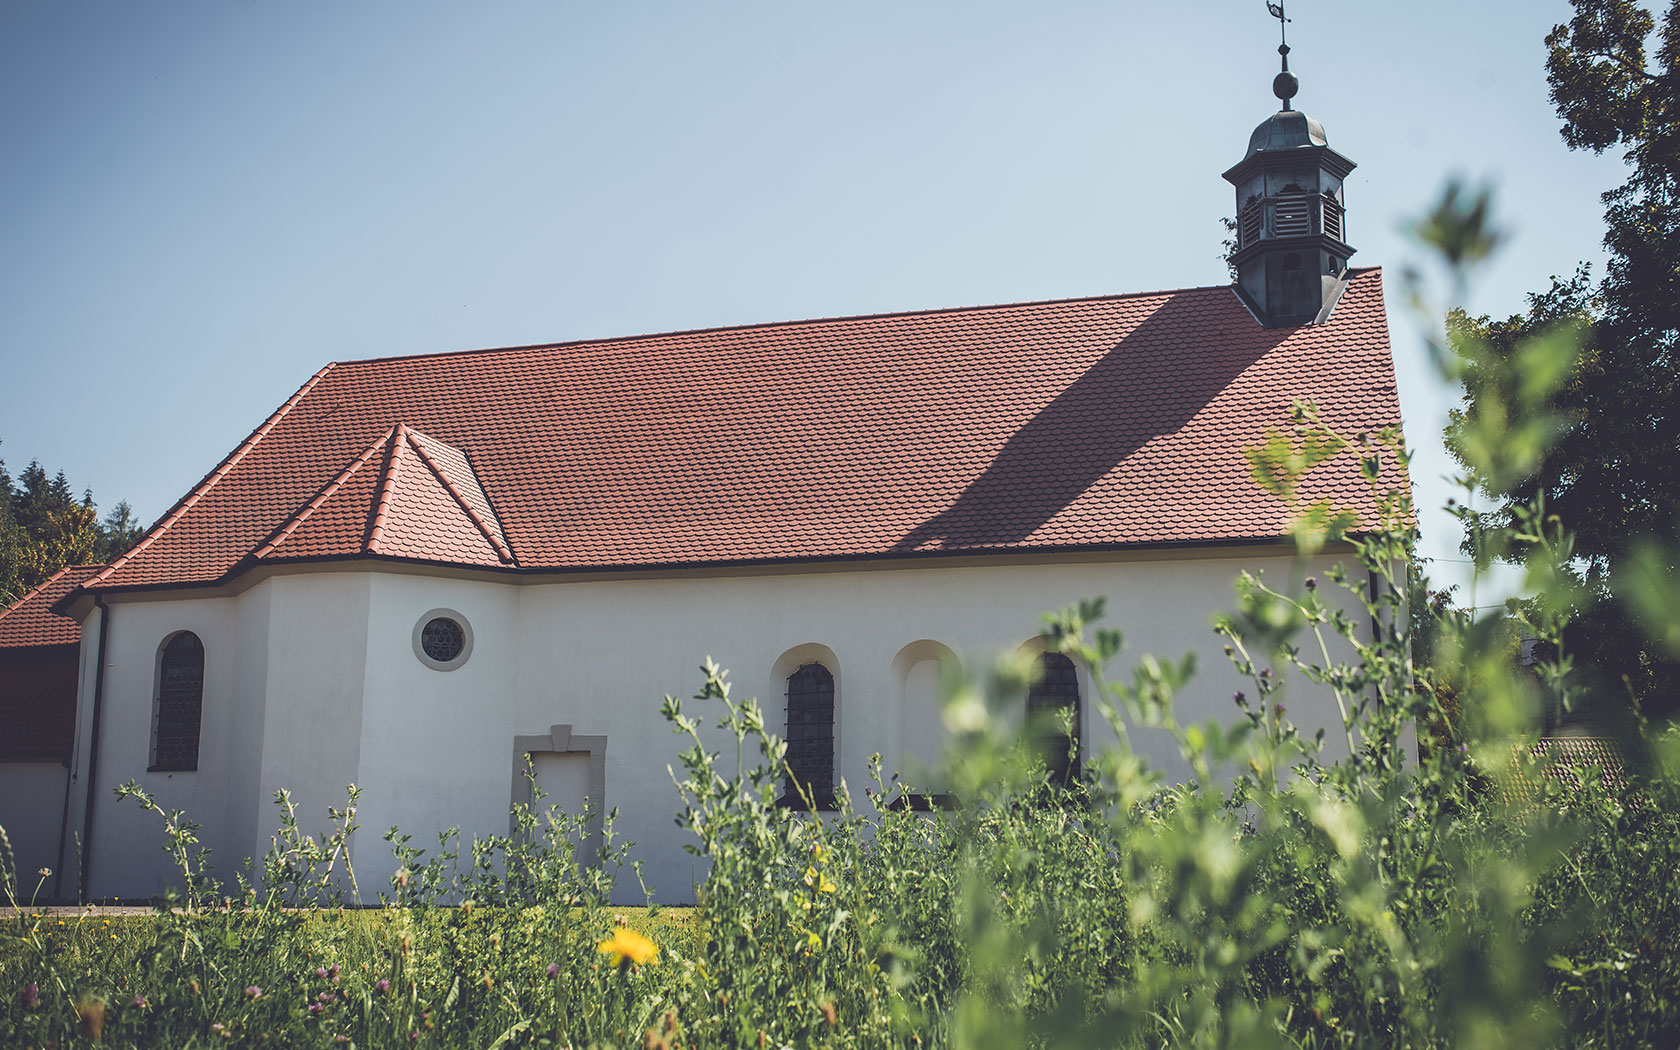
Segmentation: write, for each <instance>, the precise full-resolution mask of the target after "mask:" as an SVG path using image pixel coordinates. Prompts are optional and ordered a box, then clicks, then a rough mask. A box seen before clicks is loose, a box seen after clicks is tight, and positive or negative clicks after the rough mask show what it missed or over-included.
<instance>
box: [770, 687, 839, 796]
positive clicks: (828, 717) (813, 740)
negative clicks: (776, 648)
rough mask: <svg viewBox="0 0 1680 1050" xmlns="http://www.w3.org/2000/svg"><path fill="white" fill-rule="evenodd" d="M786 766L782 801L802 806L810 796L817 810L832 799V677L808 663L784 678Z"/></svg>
mask: <svg viewBox="0 0 1680 1050" xmlns="http://www.w3.org/2000/svg"><path fill="white" fill-rule="evenodd" d="M787 745H788V749H787V763H788V774H789V780H788V783H787V785H786V790H785V791H784V792H783V795H782V799H783V801H784V802H785V803H786V804H788V805H791V806H803V805H804V804H805V803H804V796H805V794H806V793H807V792H809V793H810V795H811V797H812V799H813V800H814V801H815V803H816V805H817V808H819V809H826V808H828V807H830V806H832V805H833V800H834V675H832V674H830V673H829V670H828V668H826V667H824V666H823V665H822V664H819V663H809V664H805V665H803V666H801V667H800V668H799V670H797V671H795V672H793V673H792V674H790V675H788V685H787Z"/></svg>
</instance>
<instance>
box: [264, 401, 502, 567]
mask: <svg viewBox="0 0 1680 1050" xmlns="http://www.w3.org/2000/svg"><path fill="white" fill-rule="evenodd" d="M358 554H383V555H388V556H390V557H393V558H418V559H422V560H427V561H448V562H453V563H456V564H460V565H509V564H512V563H513V554H512V552H511V551H509V550H508V546H507V537H506V536H505V535H504V534H503V532H502V527H501V523H500V522H498V521H497V520H496V514H495V512H494V511H493V510H491V509H490V503H489V501H488V500H487V499H486V498H485V496H484V487H483V486H482V485H480V484H479V482H478V476H477V475H476V474H474V473H473V469H472V465H471V464H469V463H468V462H467V458H466V456H464V455H462V454H461V451H460V449H457V448H453V447H451V446H449V445H446V444H444V443H443V442H441V441H438V440H436V439H434V438H429V437H427V436H426V435H424V434H422V433H420V432H419V431H416V430H411V429H409V428H408V427H407V426H406V425H404V424H402V423H398V424H397V425H396V426H394V427H392V428H391V429H390V430H389V431H387V432H386V433H384V434H383V435H381V436H380V438H379V440H378V441H376V442H374V444H373V445H372V446H371V447H370V448H368V449H367V450H366V451H364V452H363V453H362V454H361V455H359V456H357V457H356V458H355V459H353V460H351V461H350V463H349V465H348V466H346V467H345V468H344V470H343V471H342V472H340V473H339V475H338V476H337V477H335V478H334V479H333V480H332V481H331V482H329V483H328V484H327V487H326V488H324V489H322V490H321V492H320V494H319V495H317V496H316V497H315V498H314V499H312V500H310V501H309V503H308V504H307V505H306V506H304V508H303V509H302V510H300V511H298V512H297V513H296V514H294V515H293V516H292V517H291V518H290V519H289V520H288V521H287V522H286V524H284V525H282V526H281V527H280V530H279V531H278V532H277V533H275V535H274V537H273V538H272V539H270V540H269V541H268V542H267V543H265V544H263V545H262V546H261V547H258V548H257V549H256V551H255V552H254V554H253V557H255V558H257V559H259V560H262V561H270V562H272V561H284V560H288V559H297V558H320V557H346V556H354V555H358Z"/></svg>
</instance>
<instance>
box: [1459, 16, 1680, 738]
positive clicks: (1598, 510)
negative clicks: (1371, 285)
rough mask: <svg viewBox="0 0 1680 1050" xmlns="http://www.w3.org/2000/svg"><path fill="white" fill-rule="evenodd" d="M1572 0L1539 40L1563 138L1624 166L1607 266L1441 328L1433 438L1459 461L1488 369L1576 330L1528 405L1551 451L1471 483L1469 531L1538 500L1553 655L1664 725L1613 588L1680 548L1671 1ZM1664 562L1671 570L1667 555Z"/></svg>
mask: <svg viewBox="0 0 1680 1050" xmlns="http://www.w3.org/2000/svg"><path fill="white" fill-rule="evenodd" d="M1572 2H1573V6H1574V9H1575V10H1574V17H1573V18H1572V19H1571V20H1570V21H1569V22H1567V23H1566V24H1563V25H1559V26H1556V27H1554V28H1553V30H1552V31H1551V33H1550V34H1549V35H1548V36H1547V37H1546V46H1547V47H1548V49H1549V52H1548V55H1547V59H1546V70H1547V76H1548V80H1549V81H1550V84H1551V98H1552V101H1553V103H1554V104H1555V105H1556V107H1557V112H1558V115H1559V116H1560V117H1561V118H1562V120H1563V127H1562V134H1563V139H1564V142H1565V143H1567V144H1568V145H1569V146H1570V148H1572V149H1587V150H1592V151H1593V152H1595V153H1602V152H1604V151H1605V150H1610V149H1620V150H1622V151H1623V156H1624V158H1625V160H1626V161H1627V164H1628V166H1629V168H1630V174H1629V177H1628V179H1627V181H1626V182H1624V183H1623V184H1622V185H1620V186H1618V187H1616V188H1615V189H1613V190H1611V191H1609V192H1608V193H1606V194H1604V198H1603V199H1604V205H1605V213H1604V218H1605V238H1604V243H1605V246H1606V247H1607V248H1608V250H1609V262H1608V266H1607V268H1606V272H1605V274H1604V277H1603V279H1602V280H1600V281H1598V282H1597V283H1596V284H1595V283H1594V282H1593V281H1592V280H1591V278H1590V275H1589V274H1588V272H1587V271H1586V269H1585V268H1583V269H1582V270H1580V271H1578V272H1577V273H1576V274H1575V275H1574V276H1573V277H1571V278H1569V279H1567V280H1560V279H1556V278H1554V280H1553V286H1552V287H1551V288H1550V289H1548V290H1547V291H1545V292H1542V293H1538V294H1536V295H1533V296H1531V297H1530V309H1529V312H1528V313H1527V314H1525V315H1520V316H1516V317H1512V318H1509V319H1507V320H1504V321H1492V320H1490V319H1488V318H1486V317H1483V318H1465V317H1459V318H1456V319H1455V322H1454V324H1453V326H1452V328H1453V335H1454V336H1455V338H1456V340H1457V341H1458V343H1459V345H1460V346H1461V347H1464V348H1466V352H1467V356H1468V357H1469V358H1470V359H1471V361H1472V363H1471V365H1470V366H1469V368H1468V370H1467V376H1466V378H1467V383H1466V394H1465V399H1464V405H1463V407H1462V408H1461V409H1459V410H1458V411H1457V412H1455V413H1454V419H1453V422H1452V424H1451V426H1450V427H1449V429H1448V432H1447V443H1448V447H1449V449H1451V450H1452V451H1453V452H1454V454H1455V455H1457V456H1458V458H1459V459H1460V461H1461V462H1468V458H1467V455H1466V453H1467V451H1468V450H1467V449H1466V447H1465V442H1466V441H1467V440H1469V439H1470V438H1471V435H1473V434H1474V433H1475V430H1476V428H1475V427H1474V426H1472V425H1471V424H1472V422H1473V421H1474V420H1475V419H1476V417H1477V414H1478V413H1482V412H1486V411H1494V410H1498V409H1497V408H1496V406H1502V405H1507V404H1510V403H1511V399H1510V398H1508V397H1501V396H1498V395H1499V394H1500V393H1501V392H1500V391H1498V390H1496V389H1495V387H1494V384H1496V383H1500V382H1505V383H1510V382H1513V381H1520V376H1519V377H1515V378H1513V377H1512V375H1511V373H1510V372H1509V371H1502V370H1501V369H1500V367H1499V365H1501V364H1503V363H1505V362H1508V361H1510V360H1511V359H1512V355H1513V352H1514V351H1515V348H1516V347H1518V346H1520V345H1522V344H1523V343H1524V342H1525V341H1526V340H1528V339H1529V338H1531V337H1534V336H1537V335H1539V334H1542V333H1544V332H1546V331H1550V330H1554V329H1556V328H1557V327H1559V326H1560V325H1582V326H1584V328H1583V333H1584V334H1583V341H1582V346H1581V352H1580V355H1579V357H1578V359H1577V360H1576V362H1575V364H1574V366H1573V368H1572V370H1571V372H1570V374H1569V376H1568V377H1567V379H1566V381H1565V382H1564V383H1563V384H1562V385H1561V387H1560V388H1559V389H1558V391H1557V392H1556V393H1555V394H1554V395H1553V396H1552V397H1551V398H1550V399H1549V400H1548V402H1547V403H1546V404H1544V405H1543V406H1540V407H1539V408H1538V409H1537V410H1536V415H1537V421H1539V422H1542V423H1543V424H1545V425H1546V426H1547V427H1549V428H1553V429H1555V431H1556V436H1557V440H1556V441H1555V443H1554V444H1552V445H1551V447H1550V448H1549V450H1548V451H1546V452H1545V453H1544V454H1543V455H1542V456H1541V457H1540V458H1539V460H1538V465H1537V466H1536V467H1535V468H1534V469H1533V470H1532V471H1530V472H1526V473H1524V474H1523V475H1521V476H1514V477H1510V478H1487V477H1479V478H1477V479H1475V480H1477V481H1478V482H1479V483H1480V485H1481V486H1482V489H1483V491H1484V493H1485V494H1486V495H1487V496H1488V497H1490V502H1491V504H1492V509H1490V510H1488V511H1485V512H1483V513H1482V514H1481V515H1480V516H1479V518H1477V519H1473V520H1472V522H1471V524H1472V527H1473V531H1474V530H1478V529H1480V530H1487V532H1488V533H1491V534H1494V535H1497V534H1499V533H1500V531H1501V530H1503V529H1505V528H1506V527H1508V526H1510V525H1511V524H1512V522H1513V517H1512V508H1513V507H1514V506H1516V505H1518V504H1520V503H1521V502H1523V501H1527V500H1532V499H1535V498H1537V497H1538V498H1541V499H1543V500H1544V502H1545V506H1546V509H1547V510H1548V511H1549V512H1550V513H1551V514H1554V515H1556V516H1557V518H1558V519H1559V520H1560V521H1561V523H1562V525H1563V526H1564V527H1565V528H1567V529H1568V530H1570V531H1571V532H1572V533H1573V534H1574V537H1575V553H1576V555H1577V556H1578V561H1577V565H1578V566H1579V571H1580V576H1581V579H1580V581H1579V582H1580V583H1581V585H1582V586H1581V592H1580V593H1581V599H1580V608H1579V609H1578V614H1577V617H1576V621H1575V624H1574V626H1573V628H1572V629H1571V631H1570V632H1568V634H1567V635H1566V639H1565V642H1566V645H1569V646H1572V647H1573V648H1574V649H1575V651H1576V652H1577V654H1578V655H1579V656H1580V657H1581V658H1582V659H1583V660H1584V661H1585V663H1586V664H1587V665H1588V668H1589V669H1595V670H1596V671H1597V672H1599V673H1601V674H1603V675H1605V676H1606V677H1608V678H1609V679H1610V680H1611V681H1612V682H1616V683H1620V688H1621V689H1622V690H1623V691H1625V692H1626V693H1629V694H1631V695H1632V696H1633V697H1634V698H1635V699H1636V700H1638V701H1639V702H1641V703H1642V704H1643V705H1644V706H1645V707H1646V709H1647V711H1648V713H1651V714H1658V715H1667V714H1672V713H1674V712H1675V710H1676V708H1677V707H1680V666H1677V665H1676V664H1675V663H1674V662H1673V660H1672V659H1671V658H1669V657H1666V656H1665V655H1664V653H1663V652H1662V651H1661V650H1660V649H1658V648H1656V647H1655V646H1653V645H1651V644H1648V642H1647V638H1648V636H1649V632H1646V631H1644V630H1642V624H1640V623H1639V622H1637V617H1634V616H1632V615H1630V614H1629V613H1628V612H1627V610H1626V609H1625V607H1624V606H1623V605H1622V604H1620V603H1618V602H1617V601H1616V600H1615V591H1616V586H1615V584H1616V578H1617V575H1618V573H1619V572H1620V571H1621V569H1622V567H1623V566H1624V565H1625V564H1626V563H1627V561H1628V560H1629V559H1630V558H1631V557H1633V555H1634V553H1635V551H1636V550H1637V549H1639V545H1640V544H1641V543H1643V542H1645V541H1647V540H1648V539H1649V538H1650V537H1653V536H1654V537H1657V538H1659V539H1660V540H1663V541H1666V542H1665V543H1664V544H1663V545H1662V547H1663V549H1666V550H1667V551H1670V552H1672V551H1675V550H1676V549H1680V545H1677V543H1676V541H1677V539H1680V361H1677V359H1676V344H1677V341H1680V0H1669V2H1668V4H1667V6H1666V10H1661V11H1660V15H1659V14H1657V13H1653V12H1652V11H1651V10H1649V9H1647V7H1646V6H1643V5H1641V4H1639V3H1635V2H1632V0H1572ZM1472 539H1474V537H1472ZM1518 547H1520V539H1519V540H1518ZM1667 560H1668V561H1669V562H1670V564H1669V565H1667V567H1666V568H1667V571H1668V572H1670V573H1672V572H1673V571H1674V568H1675V566H1674V565H1673V564H1672V562H1673V560H1674V558H1673V556H1672V554H1670V555H1668V556H1667Z"/></svg>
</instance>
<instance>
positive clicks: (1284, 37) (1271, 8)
mask: <svg viewBox="0 0 1680 1050" xmlns="http://www.w3.org/2000/svg"><path fill="white" fill-rule="evenodd" d="M1266 13H1267V14H1269V15H1271V16H1272V17H1273V18H1275V19H1277V20H1278V37H1279V39H1280V42H1281V43H1282V44H1283V46H1284V47H1288V46H1289V30H1288V29H1286V28H1285V27H1286V26H1287V25H1288V24H1289V23H1290V22H1292V21H1294V19H1291V18H1285V17H1284V16H1283V3H1282V2H1281V0H1279V2H1278V3H1275V4H1274V3H1272V2H1271V0H1266Z"/></svg>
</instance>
